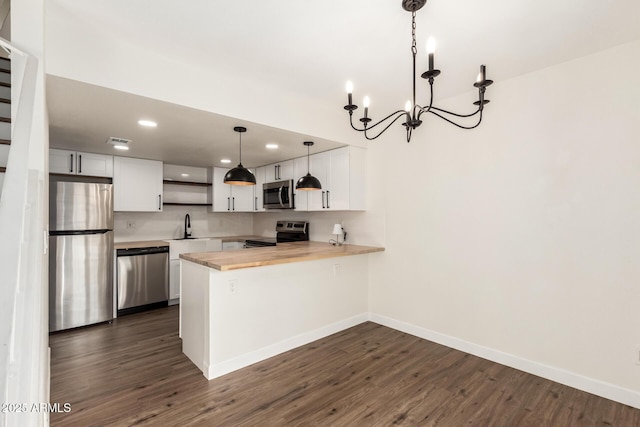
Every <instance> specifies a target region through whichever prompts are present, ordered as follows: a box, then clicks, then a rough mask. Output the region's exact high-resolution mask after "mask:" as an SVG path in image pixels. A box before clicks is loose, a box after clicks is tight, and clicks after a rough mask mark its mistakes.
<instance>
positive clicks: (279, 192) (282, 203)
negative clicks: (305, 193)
mask: <svg viewBox="0 0 640 427" xmlns="http://www.w3.org/2000/svg"><path fill="white" fill-rule="evenodd" d="M283 191H284V185H281V186H280V189H279V190H278V199H279V200H280V206H282V207H284V202H283V201H282V192H283Z"/></svg>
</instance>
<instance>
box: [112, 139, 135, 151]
mask: <svg viewBox="0 0 640 427" xmlns="http://www.w3.org/2000/svg"><path fill="white" fill-rule="evenodd" d="M130 142H131V140H130V139H125V138H116V137H115V136H110V137H109V139H107V144H111V145H113V148H117V149H118V150H128V149H129V143H130Z"/></svg>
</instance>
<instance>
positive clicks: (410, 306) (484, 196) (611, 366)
mask: <svg viewBox="0 0 640 427" xmlns="http://www.w3.org/2000/svg"><path fill="white" fill-rule="evenodd" d="M639 68H640V41H639V42H635V43H631V44H627V45H623V46H619V47H617V48H614V49H610V50H607V51H605V52H602V53H599V54H595V55H591V56H587V57H584V58H581V59H579V60H575V61H572V62H568V63H564V64H560V65H557V66H554V67H551V68H548V69H544V70H542V71H539V72H535V73H532V74H528V75H524V76H521V77H519V78H515V79H512V80H509V81H505V82H500V83H497V84H495V85H494V86H492V87H490V88H489V90H488V98H489V99H491V100H492V103H491V104H489V106H488V107H487V109H486V121H485V122H483V124H482V125H481V127H480V128H478V129H476V130H474V131H462V130H459V129H456V128H454V127H452V126H450V125H447V124H444V123H443V122H442V121H440V120H439V119H437V118H433V117H429V118H428V119H427V120H426V121H425V123H424V124H423V126H422V127H421V128H420V129H418V130H417V131H415V132H414V139H413V140H412V141H411V143H410V144H407V143H405V142H403V141H402V139H401V137H402V135H401V132H398V133H397V134H396V136H397V139H396V140H394V139H393V138H392V137H387V138H386V139H382V140H380V141H378V142H376V143H373V144H371V145H370V146H369V147H370V148H369V153H368V154H369V159H370V168H371V169H370V170H369V176H370V177H371V180H370V182H369V185H370V186H371V187H374V188H377V189H379V191H380V193H383V194H384V196H376V197H375V198H374V200H372V205H371V207H372V208H373V209H374V210H380V211H385V212H386V240H385V242H384V245H385V247H386V248H387V250H386V252H385V253H384V256H381V257H380V258H379V259H380V261H379V262H377V263H375V264H372V265H371V271H370V277H371V282H370V311H371V312H373V313H377V314H379V315H381V316H383V317H384V318H386V319H387V320H395V321H400V322H403V323H406V325H408V327H414V326H415V327H417V330H422V331H423V332H424V334H425V335H429V334H431V333H432V332H434V333H436V334H432V335H433V336H434V337H435V336H437V334H442V335H441V338H443V340H444V341H447V340H449V341H450V342H456V341H457V342H459V343H467V344H469V343H470V344H472V346H471V347H470V348H473V347H474V346H475V348H476V349H481V348H488V349H490V350H492V351H493V355H494V356H497V355H498V354H499V353H505V354H506V358H507V359H509V360H511V361H512V362H513V361H514V360H515V361H516V363H515V364H518V363H520V362H522V363H520V365H519V366H520V367H527V366H530V367H531V366H533V369H539V373H542V374H545V372H550V373H551V376H553V377H554V378H555V379H556V380H562V378H561V377H562V375H564V374H567V375H568V376H569V377H570V379H569V382H572V383H573V384H574V385H580V384H578V383H579V382H580V378H581V377H586V378H588V379H589V380H588V381H587V383H589V385H588V386H589V387H591V389H592V391H594V392H599V393H602V392H603V390H605V392H608V393H609V396H611V395H612V394H615V393H617V392H621V393H622V394H623V395H625V396H626V398H627V403H631V404H634V406H640V365H638V364H637V363H636V362H637V360H638V345H639V344H640V328H638V326H639V325H640V310H639V309H638V307H639V306H638V302H639V301H640V286H638V278H639V277H640V263H639V262H638V260H639V259H640V245H639V243H638V242H640V222H639V221H638V218H640V192H639V191H638V189H639V188H640V167H639V166H638V165H640V145H639V141H640V107H638V105H639V104H638V99H640V85H638V82H637V70H638V69H639ZM471 100H473V95H472V94H469V95H468V96H463V97H460V98H458V99H455V100H451V105H452V106H454V107H455V108H456V109H462V108H465V107H466V106H467V105H468V104H467V103H468V102H470V101H471ZM385 171H386V173H385ZM391 171H398V173H400V172H401V174H402V180H401V181H400V182H398V181H397V180H394V179H393V176H392V174H391ZM411 180H416V181H417V182H418V184H417V185H407V182H408V181H411ZM510 356H514V358H510ZM527 361H528V362H533V364H528V362H527ZM545 365H546V367H545ZM565 371H566V372H565ZM597 382H603V383H606V384H602V387H600V386H598V385H597V384H596V383H597ZM607 384H608V385H613V387H609V386H608V385H607ZM619 388H621V389H619ZM622 389H627V390H626V391H632V393H631V394H629V393H627V394H625V392H626V391H625V390H622ZM634 393H635V395H634ZM629 396H631V399H632V401H631V402H629ZM633 396H635V397H633ZM633 399H635V400H633Z"/></svg>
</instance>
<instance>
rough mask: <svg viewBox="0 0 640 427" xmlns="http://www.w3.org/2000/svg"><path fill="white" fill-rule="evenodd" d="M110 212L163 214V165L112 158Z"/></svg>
mask: <svg viewBox="0 0 640 427" xmlns="http://www.w3.org/2000/svg"><path fill="white" fill-rule="evenodd" d="M113 210H114V211H124V212H161V211H162V162H160V161H157V160H145V159H134V158H131V157H114V159H113Z"/></svg>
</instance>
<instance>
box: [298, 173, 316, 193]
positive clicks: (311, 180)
mask: <svg viewBox="0 0 640 427" xmlns="http://www.w3.org/2000/svg"><path fill="white" fill-rule="evenodd" d="M296 190H322V184H320V180H319V179H318V178H316V177H315V176H313V175H311V174H310V173H308V172H307V174H306V175H305V176H303V177H302V178H300V179H299V180H298V183H297V184H296Z"/></svg>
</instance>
